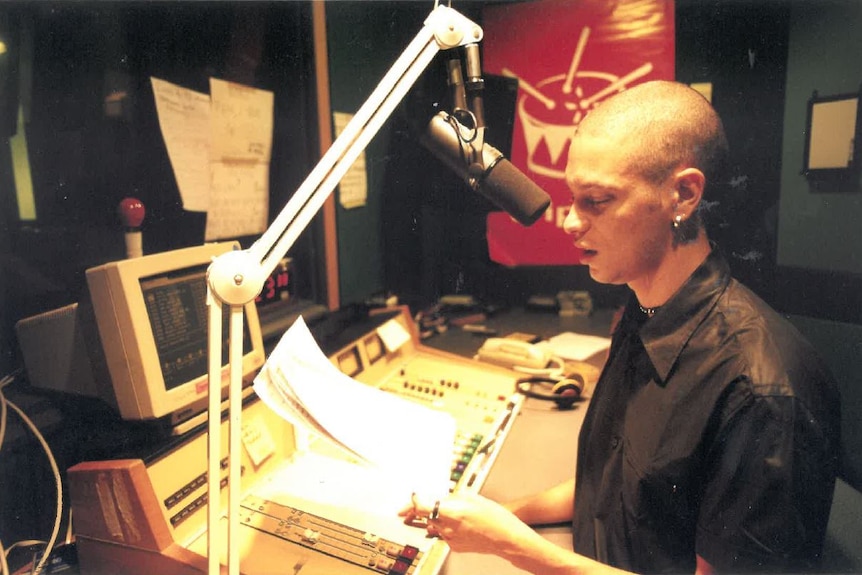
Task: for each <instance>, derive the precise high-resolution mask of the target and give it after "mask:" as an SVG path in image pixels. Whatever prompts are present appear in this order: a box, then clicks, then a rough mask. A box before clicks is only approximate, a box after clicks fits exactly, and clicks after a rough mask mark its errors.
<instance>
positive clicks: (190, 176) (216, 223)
mask: <svg viewBox="0 0 862 575" xmlns="http://www.w3.org/2000/svg"><path fill="white" fill-rule="evenodd" d="M151 80H152V83H153V93H154V95H155V98H156V109H157V110H158V115H159V125H160V127H161V130H162V136H163V137H164V139H165V146H166V148H167V150H168V155H169V156H170V159H171V165H172V166H173V169H174V175H175V177H176V178H177V185H178V187H179V189H180V195H181V197H182V200H183V207H184V208H185V209H187V210H190V211H206V212H207V223H206V231H205V233H204V236H205V237H204V240H205V241H211V240H217V239H221V238H235V237H238V236H244V235H254V234H259V233H261V232H263V231H264V230H265V229H266V226H267V218H268V214H269V162H270V158H271V153H272V114H273V100H274V98H273V94H272V92H268V91H265V90H258V89H256V88H250V87H248V86H242V85H240V84H235V83H232V82H226V81H223V80H217V79H215V78H212V79H210V95H209V96H207V95H206V94H201V93H199V92H194V91H192V90H187V89H185V88H182V87H180V86H176V85H174V84H170V83H168V82H165V81H163V80H159V79H157V78H152V79H151Z"/></svg>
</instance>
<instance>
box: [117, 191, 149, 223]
mask: <svg viewBox="0 0 862 575" xmlns="http://www.w3.org/2000/svg"><path fill="white" fill-rule="evenodd" d="M117 212H118V213H119V214H120V219H121V220H123V225H124V226H125V227H127V228H139V227H141V223H142V222H143V221H144V216H145V215H146V212H147V210H146V209H145V208H144V204H143V203H141V200H139V199H137V198H124V199H123V201H121V202H120V205H119V207H118V208H117Z"/></svg>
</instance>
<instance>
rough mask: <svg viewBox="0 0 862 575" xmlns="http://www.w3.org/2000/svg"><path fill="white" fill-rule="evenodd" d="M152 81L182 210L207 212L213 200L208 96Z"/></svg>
mask: <svg viewBox="0 0 862 575" xmlns="http://www.w3.org/2000/svg"><path fill="white" fill-rule="evenodd" d="M150 81H151V82H152V85H153V95H154V96H155V99H156V110H157V111H158V115H159V127H160V128H161V131H162V138H164V140H165V147H166V148H167V150H168V156H169V157H170V159H171V167H173V170H174V177H175V178H176V179H177V187H178V188H179V189H180V197H181V198H182V201H183V208H185V209H186V210H189V211H190V212H205V211H207V208H209V197H210V194H209V188H210V99H209V96H207V95H206V94H201V93H200V92H195V91H193V90H187V89H186V88H182V87H180V86H177V85H175V84H171V83H169V82H165V81H164V80H159V79H158V78H150Z"/></svg>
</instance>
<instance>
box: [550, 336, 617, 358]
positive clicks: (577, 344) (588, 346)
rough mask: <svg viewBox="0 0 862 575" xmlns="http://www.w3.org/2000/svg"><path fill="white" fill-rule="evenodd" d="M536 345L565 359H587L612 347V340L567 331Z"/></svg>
mask: <svg viewBox="0 0 862 575" xmlns="http://www.w3.org/2000/svg"><path fill="white" fill-rule="evenodd" d="M536 345H538V346H539V347H542V348H544V349H546V350H548V351H550V352H551V353H552V354H553V355H555V356H557V357H561V358H563V359H572V360H575V361H586V360H587V359H589V358H590V357H592V356H593V355H595V354H597V353H599V352H602V351H606V350H607V349H608V348H610V346H611V340H610V338H608V337H599V336H596V335H585V334H582V333H574V332H571V331H566V332H563V333H561V334H558V335H555V336H554V337H551V338H549V339H548V340H547V341H542V342H539V343H538V344H536Z"/></svg>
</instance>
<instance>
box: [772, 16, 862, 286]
mask: <svg viewBox="0 0 862 575" xmlns="http://www.w3.org/2000/svg"><path fill="white" fill-rule="evenodd" d="M791 6H792V10H791V21H790V41H789V51H788V62H787V98H786V105H785V110H784V143H783V155H782V170H781V201H780V210H779V223H778V264H779V265H784V266H794V267H802V268H810V269H817V270H833V271H845V272H852V273H860V272H862V229H860V225H859V222H860V220H862V190H860V186H859V185H858V182H857V183H856V185H855V186H852V188H853V189H852V190H851V191H846V190H845V191H838V189H837V186H832V187H831V188H830V187H826V188H825V190H828V191H825V192H820V193H812V191H811V189H810V186H809V182H808V180H807V179H806V178H805V177H804V176H803V175H801V173H800V170H801V168H802V161H803V153H804V142H805V122H806V115H807V105H808V99H809V98H810V97H811V94H812V92H813V91H814V90H817V92H818V94H819V95H820V96H829V95H836V94H846V93H850V92H859V88H860V83H862V68H860V64H859V63H860V56H862V34H860V30H862V2H857V1H855V0H844V1H828V2H813V1H806V2H794V3H792V4H791ZM857 145H858V144H857Z"/></svg>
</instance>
